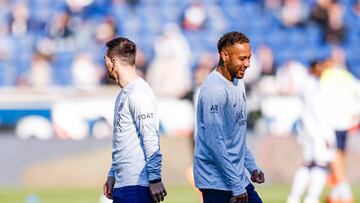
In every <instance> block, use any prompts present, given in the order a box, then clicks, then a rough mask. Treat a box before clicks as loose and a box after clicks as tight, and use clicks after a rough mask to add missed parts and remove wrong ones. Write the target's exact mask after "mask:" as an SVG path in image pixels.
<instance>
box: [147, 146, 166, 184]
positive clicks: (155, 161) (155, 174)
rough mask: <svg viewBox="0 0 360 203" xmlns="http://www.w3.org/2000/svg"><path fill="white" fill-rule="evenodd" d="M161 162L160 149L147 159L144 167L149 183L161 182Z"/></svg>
mask: <svg viewBox="0 0 360 203" xmlns="http://www.w3.org/2000/svg"><path fill="white" fill-rule="evenodd" d="M161 162H162V155H161V153H160V149H159V150H157V151H156V152H155V153H154V154H153V155H152V156H151V157H149V158H148V159H147V162H146V167H147V171H148V174H149V181H150V183H156V182H160V181H161Z"/></svg>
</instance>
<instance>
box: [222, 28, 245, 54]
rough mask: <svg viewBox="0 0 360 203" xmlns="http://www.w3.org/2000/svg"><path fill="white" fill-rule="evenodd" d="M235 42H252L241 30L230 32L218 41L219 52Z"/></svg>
mask: <svg viewBox="0 0 360 203" xmlns="http://www.w3.org/2000/svg"><path fill="white" fill-rule="evenodd" d="M235 43H240V44H243V43H250V40H249V38H248V37H247V36H246V35H244V34H243V33H241V32H236V31H233V32H228V33H226V34H224V35H223V36H222V37H221V38H220V39H219V41H218V43H217V49H218V52H219V53H220V52H221V50H223V49H224V48H225V47H227V46H231V45H234V44H235Z"/></svg>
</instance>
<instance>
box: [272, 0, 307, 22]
mask: <svg viewBox="0 0 360 203" xmlns="http://www.w3.org/2000/svg"><path fill="white" fill-rule="evenodd" d="M278 15H279V19H280V21H281V22H282V24H283V25H284V26H285V27H295V26H299V25H303V24H304V23H305V21H306V20H307V19H308V17H309V7H308V6H307V5H306V4H305V2H304V1H301V0H284V1H283V5H282V7H281V8H280V10H279V13H278Z"/></svg>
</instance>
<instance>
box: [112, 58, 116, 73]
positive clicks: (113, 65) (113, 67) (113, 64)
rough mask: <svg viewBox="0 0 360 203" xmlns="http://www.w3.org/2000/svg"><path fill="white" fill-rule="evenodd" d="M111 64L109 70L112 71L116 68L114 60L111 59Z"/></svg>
mask: <svg viewBox="0 0 360 203" xmlns="http://www.w3.org/2000/svg"><path fill="white" fill-rule="evenodd" d="M111 63H112V66H111V70H112V71H113V70H114V69H115V67H116V60H115V59H114V58H111Z"/></svg>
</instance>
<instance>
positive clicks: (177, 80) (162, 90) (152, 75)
mask: <svg viewBox="0 0 360 203" xmlns="http://www.w3.org/2000/svg"><path fill="white" fill-rule="evenodd" d="M154 49H155V58H154V60H153V61H152V62H151V63H150V65H149V69H148V71H147V75H146V80H147V81H148V82H149V84H150V86H151V87H152V88H153V90H154V92H155V94H157V95H158V96H170V97H177V98H179V97H181V96H182V95H184V94H185V93H186V92H187V91H188V90H189V89H190V88H191V75H190V59H191V58H190V56H191V55H190V54H191V51H190V47H189V44H188V42H187V40H186V39H185V38H184V36H183V35H182V33H181V31H180V29H179V27H177V26H176V25H174V24H169V25H166V26H165V28H164V32H163V34H162V35H161V36H160V37H159V38H158V39H157V40H156V41H155V42H154Z"/></svg>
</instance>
